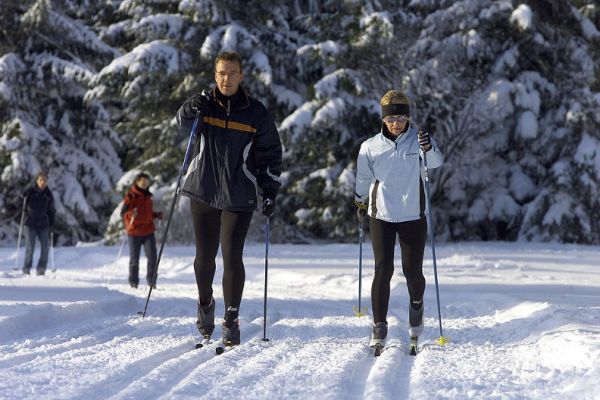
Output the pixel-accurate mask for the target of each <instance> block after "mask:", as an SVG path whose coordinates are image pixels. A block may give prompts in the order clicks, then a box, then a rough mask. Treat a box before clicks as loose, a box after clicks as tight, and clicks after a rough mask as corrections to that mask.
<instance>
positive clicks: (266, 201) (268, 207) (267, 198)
mask: <svg viewBox="0 0 600 400" xmlns="http://www.w3.org/2000/svg"><path fill="white" fill-rule="evenodd" d="M273 211H275V196H273V195H264V198H263V206H262V213H263V215H264V216H265V217H267V218H268V217H270V216H271V215H273Z"/></svg>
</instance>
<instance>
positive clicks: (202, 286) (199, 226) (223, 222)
mask: <svg viewBox="0 0 600 400" xmlns="http://www.w3.org/2000/svg"><path fill="white" fill-rule="evenodd" d="M190 209H191V211H192V219H193V223H194V236H195V238H196V258H195V259H194V272H195V273H196V284H197V285H198V296H199V299H200V303H201V304H209V303H210V299H211V297H212V295H213V289H212V284H213V280H214V277H215V270H216V264H215V258H216V257H217V251H218V250H219V242H220V243H221V253H222V255H223V281H222V284H223V300H224V301H225V319H226V320H228V321H231V320H233V319H235V318H237V317H238V313H239V308H240V303H241V302H242V292H243V291H244V282H245V281H246V271H245V269H244V263H243V261H242V255H243V252H244V242H245V241H246V235H247V234H248V228H249V227H250V221H251V220H252V211H246V212H233V211H227V210H219V209H217V208H214V207H211V206H209V205H208V204H206V203H202V202H199V201H195V200H190Z"/></svg>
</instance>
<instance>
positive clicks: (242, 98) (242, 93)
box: [213, 86, 250, 112]
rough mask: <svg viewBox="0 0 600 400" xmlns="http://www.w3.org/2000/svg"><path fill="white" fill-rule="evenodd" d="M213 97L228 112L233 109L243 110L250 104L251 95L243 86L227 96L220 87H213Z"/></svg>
mask: <svg viewBox="0 0 600 400" xmlns="http://www.w3.org/2000/svg"><path fill="white" fill-rule="evenodd" d="M213 98H214V99H215V100H216V101H217V103H219V105H220V106H221V107H223V108H224V109H225V110H227V111H228V112H229V111H231V110H242V109H244V108H246V107H249V106H250V96H248V93H246V90H244V88H243V87H242V86H240V87H239V88H238V91H237V92H236V93H235V94H234V95H233V96H225V95H224V94H223V93H221V91H220V90H219V88H218V87H215V88H214V89H213Z"/></svg>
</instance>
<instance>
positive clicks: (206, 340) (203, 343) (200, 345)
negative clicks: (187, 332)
mask: <svg viewBox="0 0 600 400" xmlns="http://www.w3.org/2000/svg"><path fill="white" fill-rule="evenodd" d="M210 343H211V341H210V336H207V337H204V339H202V341H200V342H198V343H196V345H195V346H194V348H195V349H201V348H203V347H206V346H208V345H209V344H210Z"/></svg>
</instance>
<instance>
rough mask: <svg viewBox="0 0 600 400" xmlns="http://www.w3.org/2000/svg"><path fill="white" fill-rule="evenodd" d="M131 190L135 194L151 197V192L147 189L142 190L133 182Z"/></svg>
mask: <svg viewBox="0 0 600 400" xmlns="http://www.w3.org/2000/svg"><path fill="white" fill-rule="evenodd" d="M131 191H132V192H134V193H136V194H141V195H144V196H150V197H152V193H150V191H149V190H147V189H146V190H144V189H142V188H141V187H139V186H138V185H136V184H135V183H134V184H133V186H132V187H131Z"/></svg>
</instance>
